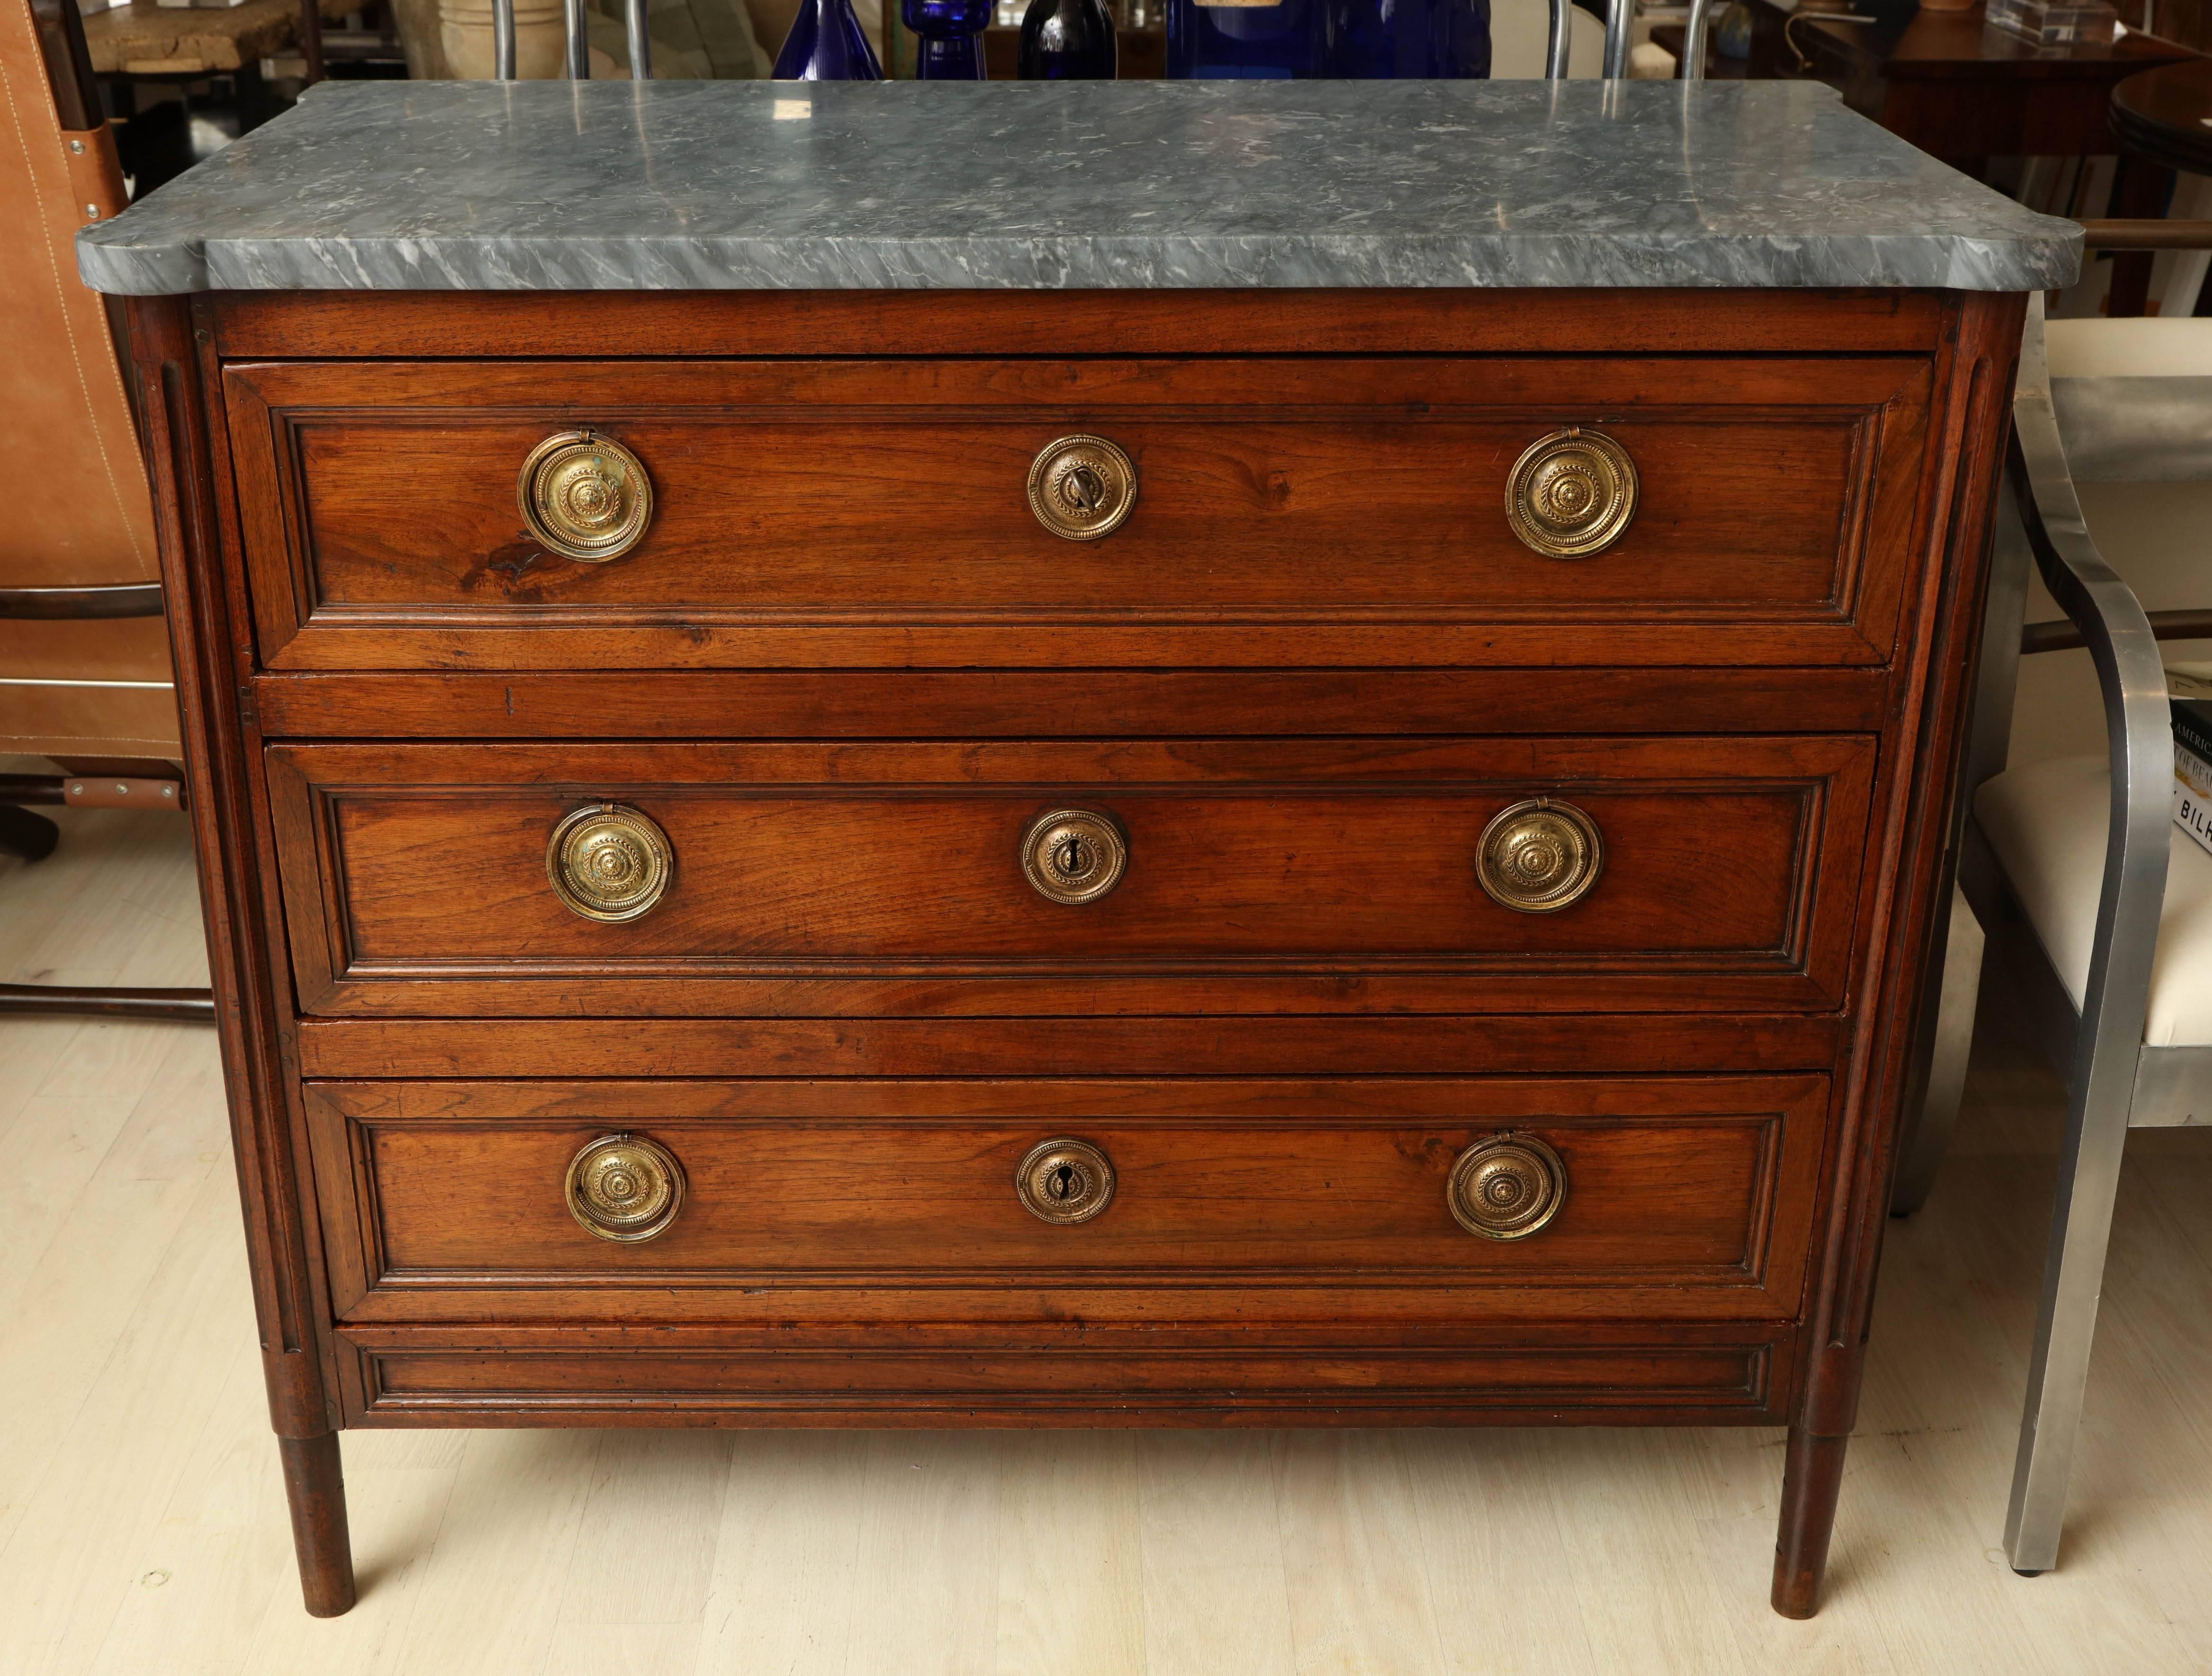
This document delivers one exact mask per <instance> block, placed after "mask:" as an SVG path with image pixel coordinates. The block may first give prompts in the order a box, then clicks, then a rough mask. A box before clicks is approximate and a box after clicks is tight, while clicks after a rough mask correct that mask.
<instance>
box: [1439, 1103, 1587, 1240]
mask: <svg viewBox="0 0 2212 1676" xmlns="http://www.w3.org/2000/svg"><path fill="white" fill-rule="evenodd" d="M1566 1196H1567V1166H1566V1164H1565V1162H1564V1161H1563V1160H1562V1159H1561V1158H1560V1157H1559V1154H1558V1153H1557V1152H1554V1151H1553V1150H1552V1149H1551V1148H1550V1147H1548V1146H1547V1145H1545V1144H1544V1143H1543V1142H1542V1141H1541V1140H1538V1139H1536V1138H1535V1136H1534V1135H1523V1134H1516V1133H1513V1132H1512V1131H1510V1130H1508V1131H1507V1132H1506V1133H1504V1134H1502V1135H1492V1136H1491V1137H1490V1138H1489V1139H1486V1140H1479V1141H1477V1142H1475V1144H1474V1145H1472V1146H1470V1147H1468V1149H1467V1151H1464V1152H1462V1153H1461V1154H1460V1155H1459V1157H1457V1158H1455V1159H1454V1160H1453V1162H1452V1167H1451V1175H1450V1177H1449V1181H1447V1182H1446V1184H1445V1187H1444V1203H1445V1205H1447V1206H1449V1209H1450V1211H1451V1213H1452V1218H1453V1220H1454V1221H1455V1222H1457V1223H1458V1224H1459V1225H1460V1226H1461V1227H1462V1228H1464V1229H1466V1230H1467V1231H1468V1233H1470V1234H1480V1236H1482V1237H1483V1238H1484V1239H1486V1240H1525V1239H1527V1238H1528V1236H1530V1235H1531V1234H1533V1233H1534V1232H1536V1231H1537V1230H1539V1229H1541V1228H1542V1227H1543V1226H1544V1224H1547V1223H1548V1222H1549V1221H1551V1219H1552V1218H1553V1217H1555V1216H1557V1215H1558V1214H1559V1206H1560V1205H1562V1204H1564V1203H1565V1200H1566Z"/></svg>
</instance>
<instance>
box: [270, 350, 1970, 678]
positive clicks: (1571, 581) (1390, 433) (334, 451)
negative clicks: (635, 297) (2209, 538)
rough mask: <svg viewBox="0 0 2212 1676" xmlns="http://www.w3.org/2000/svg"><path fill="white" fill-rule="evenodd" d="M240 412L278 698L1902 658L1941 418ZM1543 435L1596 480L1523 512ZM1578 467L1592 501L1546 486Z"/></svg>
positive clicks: (994, 401)
mask: <svg viewBox="0 0 2212 1676" xmlns="http://www.w3.org/2000/svg"><path fill="white" fill-rule="evenodd" d="M227 392H228V398H229V400H230V404H231V413H232V419H233V440H234V445H235V450H236V452H235V458H236V461H237V465H238V471H239V480H240V491H241V497H242V499H241V507H240V511H241V514H242V517H243V519H244V527H245V531H246V548H247V556H248V559H249V561H250V563H251V568H252V587H253V592H254V603H255V614H256V618H257V621H258V624H259V631H260V641H261V652H262V656H263V657H264V659H265V660H266V661H267V662H268V663H269V665H270V666H271V667H273V668H277V669H349V668H362V669H366V668H404V667H414V668H440V667H457V666H468V667H475V668H487V667H497V668H512V669H559V668H577V669H603V668H609V667H623V666H632V667H636V666H649V667H655V668H684V667H691V668H710V667H720V666H732V665H772V664H791V663H803V664H805V665H810V666H821V665H825V664H836V665H867V664H877V663H886V662H888V663H893V664H900V665H906V664H915V663H921V664H928V663H933V662H943V663H961V664H964V663H986V664H990V663H997V664H1037V663H1045V664H1054V663H1084V664H1091V665H1111V664H1117V663H1135V664H1146V665H1158V664H1167V663H1180V664H1209V663H1224V662H1234V663H1257V664H1275V665H1285V664H1316V663H1346V664H1363V665H1364V664H1383V663H1393V662H1421V663H1434V662H1437V661H1439V660H1441V661H1443V662H1447V663H1480V664H1512V663H1522V662H1534V663H1545V664H1555V663H1559V662H1561V661H1574V662H1581V663H1588V664H1596V665H1608V666H1611V665H1621V664H1647V665H1658V664H1678V665H1705V664H1712V663H1723V664H1731V663H1769V664H1771V663H1808V664H1837V665H1850V664H1879V663H1881V662H1883V661H1885V660H1886V659H1887V657H1888V655H1889V653H1890V650H1891V648H1892V647H1893V643H1894V638H1895V633H1896V624H1897V613H1898V610H1899V599H1900V597H1901V592H1900V591H1901V586H1902V584H1903V580H1904V574H1905V567H1906V565H1907V563H1908V562H1909V558H1910V553H1911V534H1912V525H1913V522H1914V519H1915V517H1916V515H1917V513H1916V507H1917V496H1918V478H1919V473H1920V470H1921V464H1922V457H1923V450H1924V446H1925V441H1926V422H1927V404H1928V400H1929V373H1928V369H1927V367H1926V364H1925V363H1924V362H1923V361H1917V360H1911V359H1905V358H1869V359H1866V360H1863V361H1793V360H1787V359H1777V360H1773V361H1586V360H1576V359H1572V358H1563V359H1560V360H1556V361H1517V360H1500V361H1479V360H1406V361H1334V362H1329V361H1291V360H1282V361H1118V362H1117V361H1106V362H1094V361H1063V362H1042V363H1038V362H966V361H952V362H939V363H916V362H902V361H878V362H860V363H851V362H829V363H759V362H750V363H749V362H742V361H739V362H721V363H696V364H684V363H673V362H664V363H657V364H656V363H647V364H639V363H626V364H613V363H608V364H596V365H595V364H589V363H586V364H581V365H579V364H575V363H520V364H518V363H503V364H500V363H476V364H469V363H455V364H435V363H434V364H429V365H416V366H348V365H344V364H338V365H331V364H271V365H264V366H255V367H240V368H234V369H232V370H231V371H230V372H229V373H228V375H227ZM580 416H588V418H589V432H588V434H589V435H591V436H592V437H595V438H602V439H604V440H605V445H606V446H607V447H608V448H610V449H614V450H617V451H619V452H621V453H622V457H623V458H624V459H628V460H630V461H631V462H633V465H634V468H635V469H632V468H630V467H625V466H623V465H621V464H620V463H619V462H617V465H614V466H611V467H609V468H608V474H609V475H607V476H606V477H605V479H604V481H603V480H602V478H601V477H594V476H589V475H588V474H587V475H586V477H584V478H583V479H581V480H580V481H581V483H582V489H581V490H579V491H578V492H582V490H589V491H590V492H591V495H592V496H595V497H596V498H594V499H593V500H592V504H591V505H590V506H589V507H581V508H580V511H578V512H576V513H575V515H574V516H572V517H570V518H569V519H568V522H567V523H566V524H564V525H562V528H564V529H567V530H568V531H570V534H569V535H568V536H566V537H564V536H562V535H561V534H560V533H559V532H558V531H550V526H548V525H546V522H545V518H546V514H544V513H543V511H542V510H541V509H540V508H539V507H538V504H537V503H538V501H540V500H542V499H543V498H544V494H545V493H547V492H550V491H548V490H546V489H544V487H543V486H542V485H539V484H538V483H537V481H536V477H534V476H527V475H526V482H525V483H524V484H523V486H522V489H521V490H520V493H521V495H522V496H523V500H524V505H523V507H522V508H521V509H520V511H518V505H517V497H518V481H517V479H518V472H521V471H525V468H526V466H529V467H530V469H531V471H532V472H535V471H537V470H538V467H537V466H536V465H533V464H532V463H533V462H534V461H536V460H537V458H538V452H539V451H541V450H543V449H544V448H545V447H547V446H550V445H552V444H554V443H563V444H564V445H565V446H568V447H569V448H570V450H571V452H574V451H576V449H577V448H579V447H580V446H595V445H577V444H575V443H574V442H573V440H571V439H573V438H574V436H575V435H576V434H579V433H578V431H577V422H578V419H579V418H580ZM1562 426H1565V427H1567V428H1569V429H1571V430H1575V431H1576V432H1577V434H1578V435H1580V436H1581V437H1582V439H1583V440H1580V441H1578V442H1575V443H1572V444H1570V445H1567V452H1566V453H1565V454H1563V455H1561V456H1560V458H1559V459H1557V460H1553V461H1552V462H1551V464H1550V465H1549V466H1546V465H1542V464H1541V463H1540V464H1539V465H1536V466H1534V467H1532V468H1530V471H1521V472H1519V473H1518V474H1517V475H1516V462H1519V461H1521V460H1522V458H1524V457H1525V456H1527V455H1528V453H1529V452H1530V451H1531V449H1532V448H1534V447H1541V446H1544V445H1546V444H1547V443H1553V444H1556V440H1557V438H1558V437H1559V436H1560V435H1563V434H1565V433H1564V432H1562V431H1561V427H1562ZM1071 434H1073V435H1071ZM1085 434H1096V437H1097V441H1096V444H1095V445H1093V446H1092V447H1091V453H1092V454H1095V455H1096V456H1097V461H1096V469H1092V468H1091V467H1089V466H1085V465H1082V463H1081V462H1080V461H1077V462H1075V463H1074V464H1073V465H1072V466H1070V467H1069V469H1068V470H1066V471H1058V474H1057V475H1056V476H1054V486H1053V489H1052V492H1053V493H1054V494H1055V495H1061V496H1062V497H1063V498H1064V497H1065V495H1068V494H1078V495H1080V494H1082V493H1085V492H1090V491H1085V489H1084V488H1083V486H1084V485H1085V483H1089V484H1091V485H1093V486H1094V489H1095V493H1091V498H1092V500H1093V501H1095V502H1096V503H1097V510H1095V511H1094V510H1091V509H1086V508H1085V507H1082V506H1079V505H1074V504H1073V503H1071V506H1070V508H1068V509H1067V517H1066V518H1062V517H1061V516H1060V513H1056V512H1052V508H1051V507H1046V511H1047V512H1048V513H1052V516H1051V517H1050V518H1047V517H1046V515H1045V513H1040V512H1039V511H1038V510H1037V508H1038V507H1039V506H1042V505H1045V503H1044V502H1042V501H1038V500H1037V499H1036V495H1035V494H1033V493H1032V492H1031V489H1030V478H1031V477H1032V475H1033V468H1034V467H1035V466H1036V465H1037V463H1038V461H1039V460H1040V459H1043V458H1050V459H1053V460H1057V459H1058V456H1057V455H1055V454H1054V452H1053V450H1054V447H1056V446H1060V445H1063V444H1071V443H1073V442H1080V441H1084V440H1085ZM1600 444H1602V446H1603V447H1604V449H1606V450H1607V451H1610V452H1607V454H1606V455H1605V456H1604V458H1607V459H1613V458H1614V457H1616V456H1617V457H1618V459H1619V461H1620V465H1615V466H1608V467H1607V473H1605V474H1601V475H1602V476H1603V482H1602V483H1599V481H1598V479H1597V478H1596V477H1589V475H1588V474H1583V475H1577V473H1576V472H1574V471H1567V470H1565V466H1567V465H1572V464H1573V462H1574V461H1575V460H1583V461H1584V463H1586V464H1587V463H1588V462H1589V461H1590V460H1595V459H1597V458H1599V455H1598V454H1597V453H1596V452H1594V451H1595V449H1596V448H1597V447H1598V446H1599V445H1600ZM1577 450H1579V451H1580V452H1576V451H1577ZM1084 458H1085V459H1090V458H1091V455H1085V456H1084ZM1115 460H1119V461H1121V463H1122V465H1115V464H1114V462H1115ZM1631 460H1632V465H1629V464H1627V462H1629V461H1631ZM1563 462H1564V464H1563ZM1061 464H1063V465H1065V464H1066V462H1061ZM1123 466H1126V468H1127V471H1126V473H1125V472H1124V471H1123V469H1122V467H1123ZM1624 470H1625V471H1626V473H1627V478H1626V483H1628V484H1632V489H1629V488H1626V487H1625V486H1624V480H1623V479H1622V477H1621V476H1620V473H1621V471H1624ZM1531 471H1533V472H1534V476H1533V477H1532V476H1531ZM1562 472H1564V475H1561V473H1562ZM1555 478H1556V481H1554V479H1555ZM1063 479H1065V481H1063ZM1524 479H1525V481H1524ZM647 484H649V486H650V488H649V495H647V491H646V489H645V487H644V486H645V485H647ZM633 485H634V487H633ZM563 487H571V488H572V487H574V485H568V484H567V483H566V480H563V483H561V484H556V485H555V488H556V489H560V488H563ZM1043 492H1044V491H1042V490H1039V491H1037V493H1040V494H1041V493H1043ZM1538 493H1541V494H1542V495H1545V496H1547V501H1546V508H1547V509H1543V510H1541V512H1540V509H1537V508H1536V507H1535V502H1534V501H1532V500H1531V499H1530V496H1531V495H1535V494H1538ZM641 495H646V496H647V500H649V511H641V510H640V496H641ZM1561 496H1565V497H1566V498H1565V499H1564V500H1562V499H1560V498H1559V497H1561ZM1102 497H1103V498H1102ZM1589 497H1599V498H1598V499H1590V500H1589V504H1585V499H1587V498H1589ZM1108 498H1110V499H1111V501H1112V507H1111V511H1110V515H1108V513H1107V508H1106V499H1108ZM1600 500H1602V504H1600V503H1599V501H1600ZM1568 501H1573V502H1574V504H1573V505H1571V506H1570V505H1568V504H1567V502H1568ZM1629 502H1632V507H1630V505H1629V504H1628V503H1629ZM1612 513H1619V514H1620V516H1619V517H1614V516H1612V515H1610V514H1612ZM1631 513H1632V515H1630V514H1631ZM648 517H649V519H650V525H649V527H647V526H646V524H645V522H644V520H645V519H647V518H648ZM1071 518H1072V519H1074V520H1075V521H1076V522H1078V523H1081V524H1084V525H1085V528H1084V529H1083V530H1082V531H1080V535H1081V537H1082V538H1081V539H1079V540H1076V541H1070V540H1068V539H1066V534H1067V531H1066V530H1063V529H1061V528H1060V527H1059V524H1065V523H1066V522H1067V521H1068V519H1071ZM1532 518H1534V519H1535V520H1536V521H1535V522H1533V523H1532V522H1531V521H1530V520H1531V519H1532ZM593 519H598V520H599V522H597V523H594V522H593V521H592V520H593ZM1055 519H1056V520H1058V522H1057V523H1055V522H1054V520H1055ZM1591 519H1595V520H1596V521H1595V523H1591V522H1590V520H1591ZM600 525H605V530H604V532H603V533H602V532H601V530H600ZM1585 525H1588V527H1585ZM1540 527H1541V528H1542V529H1555V530H1556V531H1557V533H1555V534H1553V535H1549V536H1543V535H1539V534H1535V533H1532V532H1533V531H1537V530H1538V529H1539V528H1540ZM576 542H582V543H586V545H584V546H573V545H572V543H576ZM594 542H596V543H599V545H597V546H592V545H591V544H590V543H594ZM617 546H620V548H621V554H620V556H617V557H616V558H615V559H614V560H613V562H605V553H607V552H611V551H613V550H614V549H615V548H616V547H617ZM571 551H573V552H574V553H576V554H578V555H580V556H569V554H570V552H571ZM1600 631H1602V632H1600Z"/></svg>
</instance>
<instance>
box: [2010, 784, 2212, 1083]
mask: <svg viewBox="0 0 2212 1676" xmlns="http://www.w3.org/2000/svg"><path fill="white" fill-rule="evenodd" d="M2161 794H2162V793H2161ZM1974 820H1975V823H1976V824H1977V825H1978V826H1979V827H1980V828H1981V829H1982V834H1983V835H1984V837H1986V838H1987V839H1988V840H1989V841H1990V848H1991V849H1992V850H1994V851H1995V852H1996V857H1997V859H1998V860H1999V861H2000V862H2002V864H2003V865H2004V871H2005V876H2006V877H2008V878H2009V879H2010V880H2011V881H2012V888H2013V891H2014V893H2015V895H2016V896H2019V898H2020V901H2021V906H2022V907H2023V908H2026V909H2027V917H2028V920H2029V921H2030V922H2031V923H2032V924H2033V926H2034V927H2035V931H2036V935H2037V936H2039V938H2042V939H2043V946H2044V948H2045V950H2046V951H2047V952H2048V953H2049V954H2050V956H2051V963H2052V964H2053V965H2054V966H2056V967H2057V969H2058V975H2059V976H2060V978H2062V979H2063V981H2065V984H2066V988H2067V992H2068V993H2069V994H2071V995H2072V996H2073V998H2074V1005H2075V1006H2076V1007H2079V1006H2080V1005H2081V994H2082V992H2083V990H2084V989H2086V988H2087V987H2088V980H2089V951H2090V946H2091V944H2093V943H2094V942H2095V940H2096V933H2097V892H2098V890H2099V889H2100V886H2101V885H2102V884H2103V882H2104V871H2105V837H2106V829H2107V828H2108V827H2109V826H2110V824H2111V821H2112V779H2111V775H2110V774H2109V772H2108V770H2107V769H2106V766H2105V761H2104V759H2103V758H2102V757H2100V756H2062V757H2059V758H2057V759H2056V760H2053V761H2051V762H2031V763H2028V764H2027V765H2026V766H2024V767H2021V768H2011V769H2008V770H2007V771H2006V772H2005V773H2003V774H1999V775H1997V776H1996V779H1994V780H1990V781H1989V782H1988V783H1987V784H1986V785H1984V786H1983V787H1982V789H1981V790H1980V791H1979V792H1977V793H1976V794H1975V796H1974ZM2172 842H2173V859H2172V862H2171V863H2170V864H2169V865H2168V871H2167V873H2166V910H2165V914H2164V917H2163V918H2162V919H2161V920H2160V924H2159V934H2158V956H2157V959H2156V961H2155V962H2154V964H2153V966H2152V969H2151V980H2150V1014H2149V1017H2148V1020H2147V1021H2146V1023H2145V1025H2144V1029H2143V1039H2144V1041H2147V1042H2148V1043H2149V1044H2150V1045H2151V1046H2152V1047H2154V1048H2191V1047H2201V1046H2203V1045H2204V1044H2206V1043H2212V855H2207V854H2206V853H2204V852H2203V850H2201V849H2199V848H2198V847H2197V845H2196V844H2195V843H2194V842H2193V841H2191V839H2190V838H2189V836H2188V835H2186V834H2185V833H2184V832H2182V831H2181V830H2180V829H2179V828H2176V829H2173V833H2172Z"/></svg>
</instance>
